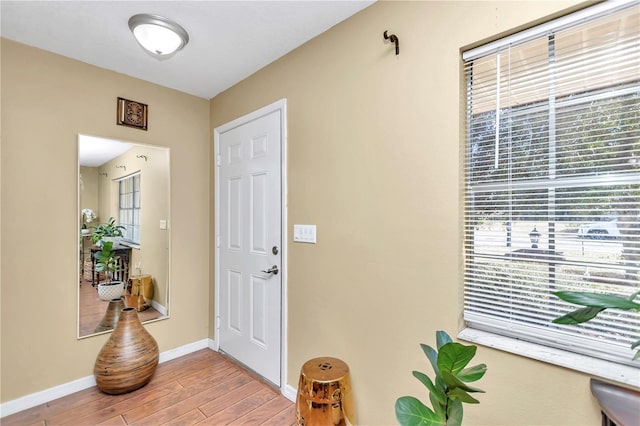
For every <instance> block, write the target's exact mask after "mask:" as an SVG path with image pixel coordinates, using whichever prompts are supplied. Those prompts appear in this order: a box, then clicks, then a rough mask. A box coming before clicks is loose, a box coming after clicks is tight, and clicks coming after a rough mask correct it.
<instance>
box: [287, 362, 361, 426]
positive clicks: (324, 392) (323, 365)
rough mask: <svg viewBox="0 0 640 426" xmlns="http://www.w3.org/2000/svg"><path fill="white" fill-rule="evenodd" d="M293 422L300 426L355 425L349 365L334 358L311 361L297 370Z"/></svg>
mask: <svg viewBox="0 0 640 426" xmlns="http://www.w3.org/2000/svg"><path fill="white" fill-rule="evenodd" d="M296 420H297V421H298V425H300V426H350V425H353V424H355V408H354V404H353V395H352V394H351V379H350V378H349V366H348V365H347V364H346V363H345V362H344V361H341V360H339V359H337V358H330V357H321V358H314V359H311V360H309V361H307V362H305V363H304V365H303V366H302V369H301V370H300V381H299V382H298V397H297V398H296Z"/></svg>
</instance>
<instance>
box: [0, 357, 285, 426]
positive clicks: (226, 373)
mask: <svg viewBox="0 0 640 426" xmlns="http://www.w3.org/2000/svg"><path fill="white" fill-rule="evenodd" d="M0 424H2V426H13V425H20V426H23V425H47V426H49V425H73V426H84V425H87V426H88V425H91V426H94V425H150V426H159V425H172V426H173V425H176V426H178V425H180V426H182V425H185V426H186V425H195V424H198V425H265V426H291V425H295V424H296V421H295V404H294V403H292V402H291V401H289V400H288V399H287V398H285V397H284V396H282V395H281V394H280V393H279V392H278V391H277V390H275V389H273V388H272V387H271V386H270V385H268V384H266V383H265V382H263V381H262V380H261V379H259V378H257V377H256V376H255V375H253V374H252V373H250V372H249V371H247V370H245V369H244V368H242V367H240V366H238V365H237V364H235V363H233V362H231V361H230V360H228V359H227V358H225V357H224V356H222V355H220V354H219V353H217V352H214V351H212V350H210V349H202V350H200V351H197V352H194V353H192V354H189V355H186V356H183V357H180V358H176V359H173V360H171V361H167V362H165V363H163V364H160V365H159V366H158V369H157V370H156V373H155V375H154V376H153V379H152V380H151V382H150V383H149V384H148V385H147V386H145V387H143V388H141V389H138V390H136V391H133V392H131V393H127V394H124V395H106V394H104V393H102V392H100V391H99V390H98V389H97V388H96V387H95V386H94V387H92V388H89V389H85V390H82V391H80V392H76V393H74V394H72V395H68V396H65V397H62V398H59V399H56V400H53V401H50V402H47V403H45V404H42V405H39V406H37V407H33V408H30V409H28V410H25V411H22V412H19V413H16V414H13V415H11V416H8V417H5V418H3V419H1V420H0Z"/></svg>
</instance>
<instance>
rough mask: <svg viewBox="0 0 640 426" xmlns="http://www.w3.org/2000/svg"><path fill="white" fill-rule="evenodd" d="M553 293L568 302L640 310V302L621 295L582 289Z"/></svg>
mask: <svg viewBox="0 0 640 426" xmlns="http://www.w3.org/2000/svg"><path fill="white" fill-rule="evenodd" d="M553 294H555V295H556V296H557V297H559V298H560V299H562V300H565V301H567V302H570V303H575V304H576V305H582V306H590V307H592V308H617V309H624V310H629V309H638V310H640V303H635V302H632V301H631V300H629V299H627V298H624V297H620V296H614V295H609V294H600V293H585V292H580V291H557V292H555V293H553Z"/></svg>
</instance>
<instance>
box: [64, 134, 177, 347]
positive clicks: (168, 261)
mask: <svg viewBox="0 0 640 426" xmlns="http://www.w3.org/2000/svg"><path fill="white" fill-rule="evenodd" d="M82 139H96V142H97V141H99V140H103V141H113V142H119V143H124V144H128V145H131V146H138V147H141V148H142V149H145V148H146V149H160V150H164V151H166V153H167V156H168V157H167V170H166V178H167V182H166V184H167V188H168V194H167V197H166V202H167V209H168V212H167V215H166V220H167V224H168V226H167V229H166V232H167V240H166V244H167V258H166V285H165V291H164V301H165V303H164V304H165V306H164V309H165V311H166V314H164V315H163V314H162V312H160V314H161V315H160V316H159V317H157V318H152V319H147V320H143V321H142V322H143V324H147V323H152V322H157V321H162V320H165V319H169V318H170V313H171V310H170V303H171V291H170V289H171V253H172V238H171V233H172V232H171V229H172V226H171V224H172V219H171V212H172V208H171V149H170V148H169V147H165V146H161V145H153V144H148V143H140V142H134V141H129V140H126V141H125V140H119V139H113V138H107V137H101V136H92V135H87V134H82V133H78V135H77V140H76V166H77V167H76V169H77V170H76V179H77V188H76V189H77V194H76V195H77V206H76V215H77V216H76V223H77V224H81V223H82V217H81V215H82V213H81V211H82V208H83V207H82V206H81V201H80V197H81V191H82V184H81V179H80V178H81V173H80V170H81V167H82V166H81V164H80V145H81V140H82ZM127 151H128V150H126V151H125V152H127ZM123 154H124V152H121V153H118V154H116V155H114V156H113V157H112V158H111V159H110V160H108V161H107V162H109V161H112V160H113V159H115V158H117V157H119V156H120V155H123ZM149 157H150V158H152V156H149ZM138 158H140V157H138ZM144 161H145V162H147V161H149V159H147V158H144ZM105 164H106V163H105ZM99 167H100V166H99ZM135 172H136V171H134V170H132V171H131V174H134V173H135ZM142 196H143V197H144V194H143V195H142ZM99 219H100V218H99ZM101 222H105V220H99V221H97V222H96V225H97V224H99V223H101ZM78 232H79V237H80V238H84V236H83V235H82V234H81V233H80V229H79V230H78ZM136 249H139V248H135V247H134V248H132V250H136ZM81 250H82V249H81ZM75 256H76V261H77V276H76V284H77V285H78V287H77V297H76V338H77V339H78V340H80V339H85V338H87V337H93V336H98V335H101V334H105V333H110V332H112V331H113V330H105V331H101V332H93V333H89V334H84V335H81V334H80V330H81V323H80V321H81V315H80V298H81V294H80V292H81V288H80V283H81V281H82V278H83V277H82V264H81V262H83V260H81V259H80V257H81V256H79V255H78V253H76V254H75ZM82 257H84V256H82ZM133 257H134V256H133V255H132V258H133ZM130 262H132V260H130ZM135 269H136V268H135V267H133V263H132V267H131V270H132V271H133V270H135ZM152 276H153V274H152ZM154 281H155V280H154ZM156 288H157V287H156ZM154 290H155V291H157V290H156V289H154ZM96 291H97V290H96ZM106 306H107V304H105V308H106Z"/></svg>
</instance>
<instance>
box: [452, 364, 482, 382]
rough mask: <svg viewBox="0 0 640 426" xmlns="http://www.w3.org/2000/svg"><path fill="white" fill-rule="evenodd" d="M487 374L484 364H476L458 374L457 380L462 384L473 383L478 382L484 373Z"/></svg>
mask: <svg viewBox="0 0 640 426" xmlns="http://www.w3.org/2000/svg"><path fill="white" fill-rule="evenodd" d="M486 372H487V366H486V365H485V364H478V365H475V366H473V367H469V368H465V369H464V370H462V371H461V372H459V373H458V379H460V380H462V381H463V382H475V381H476V380H480V379H481V378H482V376H484V373H486Z"/></svg>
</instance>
